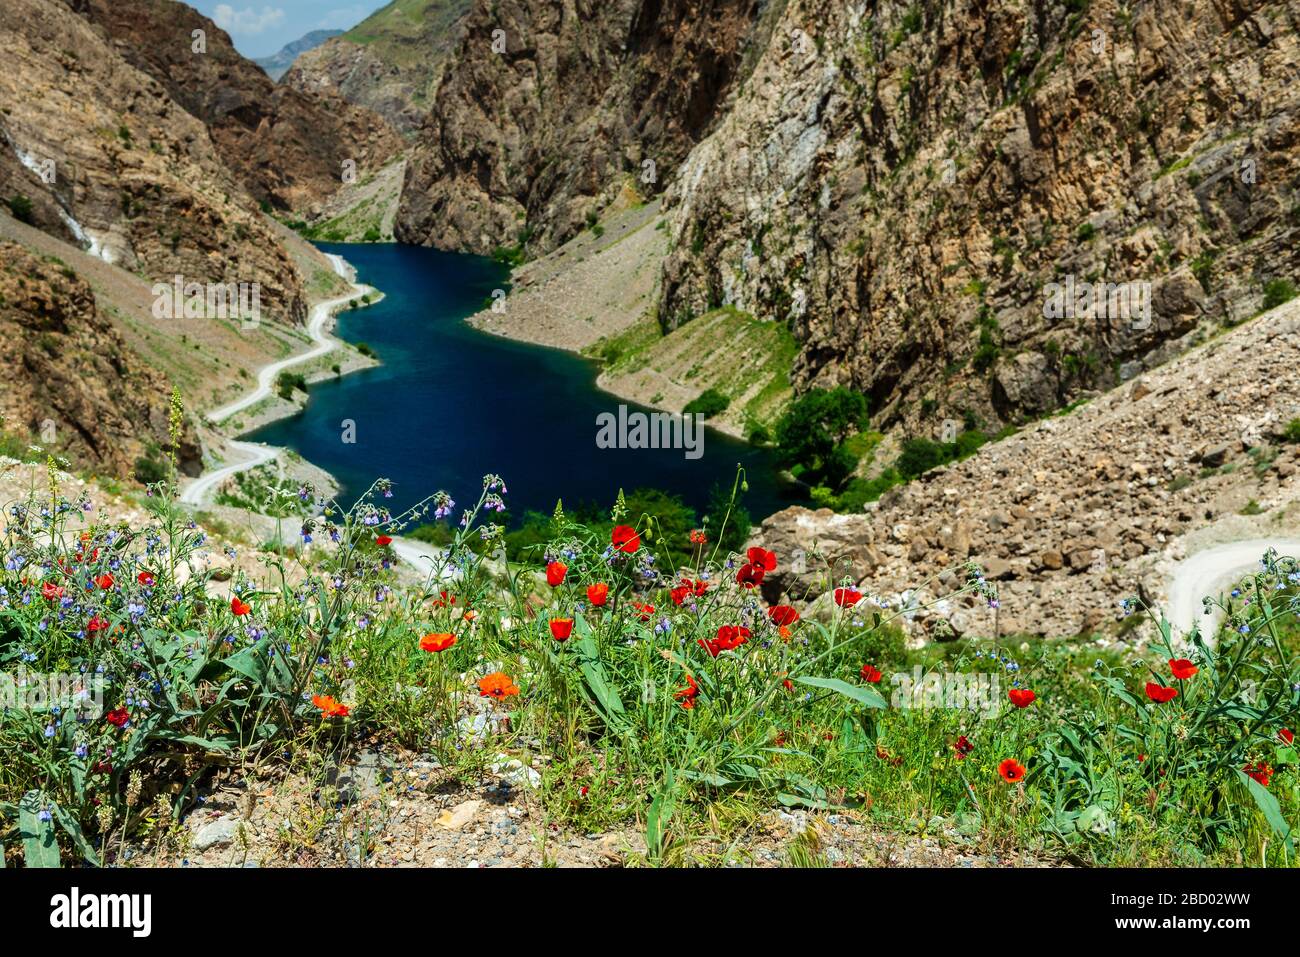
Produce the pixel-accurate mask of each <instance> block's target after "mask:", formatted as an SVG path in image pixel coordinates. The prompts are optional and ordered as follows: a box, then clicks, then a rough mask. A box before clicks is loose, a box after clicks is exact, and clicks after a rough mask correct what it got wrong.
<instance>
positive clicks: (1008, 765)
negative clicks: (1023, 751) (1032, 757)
mask: <svg viewBox="0 0 1300 957" xmlns="http://www.w3.org/2000/svg"><path fill="white" fill-rule="evenodd" d="M998 774H1000V775H1002V780H1003V781H1006V782H1007V783H1008V784H1015V783H1017V782H1018V781H1023V780H1024V779H1025V766H1024V765H1023V764H1021V763H1020V762H1019V761H1017V760H1016V759H1015V758H1007V759H1006V760H1005V761H1003V762H1002V763H1001V764H999V765H998Z"/></svg>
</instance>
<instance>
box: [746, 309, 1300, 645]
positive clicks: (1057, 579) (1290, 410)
mask: <svg viewBox="0 0 1300 957" xmlns="http://www.w3.org/2000/svg"><path fill="white" fill-rule="evenodd" d="M1298 364H1300V300H1297V301H1293V302H1291V303H1289V304H1287V305H1285V306H1282V307H1280V308H1279V309H1276V310H1274V311H1272V312H1269V313H1267V314H1265V315H1263V316H1261V317H1259V318H1258V319H1254V320H1252V321H1250V322H1248V323H1246V324H1244V325H1242V326H1239V327H1238V328H1236V329H1234V330H1232V331H1231V332H1228V333H1225V334H1223V335H1222V336H1220V337H1218V338H1216V339H1215V340H1213V341H1212V342H1210V343H1207V344H1205V345H1203V346H1200V347H1198V348H1196V349H1193V350H1191V351H1190V352H1188V353H1185V354H1184V355H1182V356H1180V357H1179V358H1178V359H1176V360H1174V361H1172V362H1170V363H1168V364H1167V365H1164V366H1162V367H1160V368H1158V369H1155V370H1153V371H1151V372H1148V373H1146V374H1144V375H1142V376H1141V377H1140V378H1138V379H1136V380H1134V381H1133V382H1131V383H1129V384H1128V385H1126V386H1124V387H1122V388H1120V389H1116V390H1113V391H1111V392H1109V393H1107V394H1106V395H1103V396H1101V397H1099V398H1096V399H1094V400H1093V401H1091V402H1089V403H1087V404H1085V405H1083V406H1081V407H1080V408H1078V409H1076V410H1074V411H1073V412H1070V413H1069V414H1062V415H1058V416H1054V417H1051V418H1047V419H1045V420H1043V421H1041V422H1039V423H1037V424H1035V425H1033V426H1031V427H1029V428H1027V429H1025V430H1023V431H1022V432H1020V433H1019V434H1017V435H1015V436H1013V437H1011V438H1009V439H1006V440H1004V441H1002V442H997V443H994V444H992V445H988V446H985V447H984V448H983V449H981V450H980V451H979V452H978V453H977V454H976V455H975V456H974V457H972V458H970V459H967V460H966V461H964V462H961V463H959V464H957V465H954V466H951V467H947V468H939V469H935V470H933V471H931V472H927V473H926V474H925V475H924V476H922V477H921V478H920V479H918V480H917V481H914V482H912V483H910V484H908V485H905V486H900V487H899V488H897V489H894V490H893V491H891V492H889V493H887V494H886V495H885V497H884V498H882V499H881V500H880V502H879V503H876V507H874V508H873V509H871V510H870V511H869V512H868V513H867V514H866V515H835V514H833V513H831V512H830V510H828V509H823V510H820V511H815V512H814V511H810V510H808V509H802V508H794V509H786V510H785V511H783V512H779V513H777V514H776V515H774V516H772V517H771V518H769V519H767V520H766V521H765V522H763V524H762V526H761V527H760V528H759V529H758V531H757V535H756V541H757V542H758V543H759V544H762V545H764V546H765V547H767V548H770V549H774V550H775V551H777V553H778V554H779V555H780V556H782V565H781V567H780V568H779V569H778V570H777V571H776V572H775V573H773V574H771V575H769V576H768V577H767V578H765V579H764V581H763V589H764V596H765V597H766V598H767V599H768V600H769V601H776V600H778V599H779V598H781V597H782V596H787V597H792V598H795V599H801V598H803V597H805V596H808V597H812V596H817V595H824V594H825V590H826V587H827V584H828V581H827V579H828V576H829V577H833V578H834V580H835V582H836V583H838V582H839V581H840V580H841V579H844V578H847V579H850V580H852V581H853V582H861V584H862V588H863V590H864V591H865V592H867V593H868V594H871V595H876V596H881V597H884V598H886V599H889V600H892V601H894V602H895V603H896V602H897V599H898V596H899V595H900V594H901V593H902V592H904V591H905V590H908V589H918V591H917V593H916V598H917V599H918V600H928V599H930V598H934V597H937V596H941V595H943V594H946V593H947V592H948V591H950V590H951V587H952V586H953V584H954V583H956V582H957V579H956V578H954V577H953V576H952V575H951V574H950V573H945V570H946V569H949V568H951V567H952V566H955V565H960V564H961V563H962V562H965V561H967V560H968V559H969V560H973V561H976V562H979V563H980V564H982V565H983V567H984V569H985V571H986V572H987V575H988V578H989V579H990V580H991V581H993V582H994V583H995V584H996V585H997V586H998V588H999V590H1000V592H1001V596H1000V597H1001V601H1000V607H998V608H997V609H990V608H988V607H985V606H984V605H983V604H981V603H972V604H971V605H969V606H963V607H949V608H944V609H942V610H940V611H939V612H936V613H933V614H927V615H922V616H920V617H919V618H918V619H917V621H916V622H915V623H914V624H915V627H916V629H917V631H918V632H920V633H922V634H927V635H929V636H931V637H936V638H941V639H942V638H944V637H948V636H951V635H952V634H953V633H954V632H955V633H957V634H978V635H990V634H993V633H996V632H1000V633H1002V634H1037V635H1047V636H1053V637H1063V636H1073V635H1076V634H1080V633H1091V632H1094V631H1111V632H1114V631H1115V630H1116V629H1117V628H1118V619H1119V617H1120V615H1119V608H1118V606H1117V602H1118V600H1119V599H1120V598H1122V597H1124V596H1126V595H1134V596H1136V595H1141V596H1143V597H1144V598H1146V599H1147V600H1148V601H1149V602H1151V603H1153V604H1154V603H1156V602H1157V601H1158V600H1159V598H1160V597H1161V595H1160V592H1161V590H1162V588H1163V586H1164V583H1165V581H1166V580H1167V575H1168V571H1169V567H1170V565H1171V563H1172V562H1173V561H1176V560H1178V559H1181V558H1182V557H1184V555H1185V554H1187V553H1190V552H1192V551H1196V550H1198V549H1199V548H1200V547H1204V546H1206V545H1210V544H1214V543H1216V542H1220V541H1235V540H1245V539H1256V538H1270V539H1276V538H1279V537H1282V536H1286V535H1290V536H1294V535H1295V534H1296V533H1297V531H1300V444H1297V442H1296V437H1295V436H1294V435H1293V434H1289V433H1288V430H1287V425H1288V423H1290V422H1291V421H1293V420H1295V419H1297V418H1300V394H1297V391H1296V389H1295V387H1294V376H1293V375H1288V374H1287V373H1288V372H1291V373H1293V372H1294V370H1295V369H1296V368H1297V367H1298ZM801 553H802V555H803V559H802V562H801V561H800V554H801ZM936 576H940V577H939V578H938V579H936ZM940 621H942V622H943V624H940Z"/></svg>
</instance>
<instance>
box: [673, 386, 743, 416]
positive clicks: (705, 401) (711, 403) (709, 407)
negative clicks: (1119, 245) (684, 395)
mask: <svg viewBox="0 0 1300 957" xmlns="http://www.w3.org/2000/svg"><path fill="white" fill-rule="evenodd" d="M730 403H731V400H730V399H728V398H727V397H726V396H725V395H723V394H722V393H721V392H719V391H718V390H717V389H705V390H704V391H703V392H701V393H700V394H699V395H698V396H696V397H695V398H694V399H691V401H690V402H688V403H686V408H684V409H683V410H682V412H684V413H685V414H686V415H697V414H698V415H702V416H704V417H705V418H706V419H711V418H713V417H714V416H716V415H721V414H722V413H723V412H726V411H727V406H728V405H729V404H730Z"/></svg>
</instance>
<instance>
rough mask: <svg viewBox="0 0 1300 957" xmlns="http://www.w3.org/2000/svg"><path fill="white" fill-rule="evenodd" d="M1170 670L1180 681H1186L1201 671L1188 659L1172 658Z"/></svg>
mask: <svg viewBox="0 0 1300 957" xmlns="http://www.w3.org/2000/svg"><path fill="white" fill-rule="evenodd" d="M1169 670H1170V671H1172V672H1173V673H1174V677H1175V678H1177V679H1178V680H1179V681H1186V680H1187V679H1188V678H1190V677H1191V676H1192V675H1194V674H1196V672H1197V671H1199V670H1200V669H1199V668H1197V667H1196V665H1194V664H1192V663H1191V662H1190V661H1188V660H1187V659H1186V658H1170V659H1169Z"/></svg>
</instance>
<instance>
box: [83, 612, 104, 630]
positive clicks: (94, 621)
mask: <svg viewBox="0 0 1300 957" xmlns="http://www.w3.org/2000/svg"><path fill="white" fill-rule="evenodd" d="M107 627H108V622H107V621H106V620H105V619H103V618H100V617H99V616H98V615H95V616H94V617H93V618H91V619H90V621H88V622H86V631H88V632H90V633H91V634H94V633H95V632H97V631H103V630H104V629H106V628H107Z"/></svg>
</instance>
